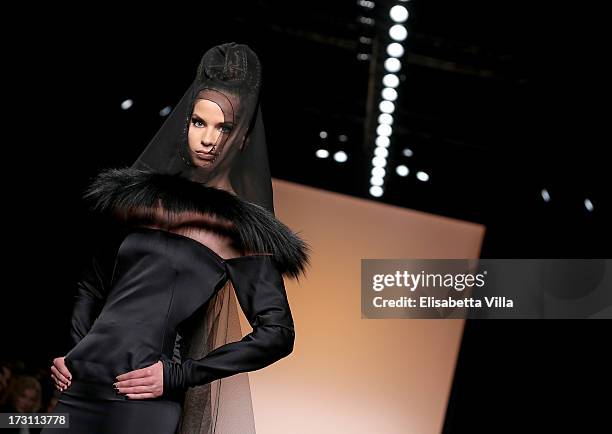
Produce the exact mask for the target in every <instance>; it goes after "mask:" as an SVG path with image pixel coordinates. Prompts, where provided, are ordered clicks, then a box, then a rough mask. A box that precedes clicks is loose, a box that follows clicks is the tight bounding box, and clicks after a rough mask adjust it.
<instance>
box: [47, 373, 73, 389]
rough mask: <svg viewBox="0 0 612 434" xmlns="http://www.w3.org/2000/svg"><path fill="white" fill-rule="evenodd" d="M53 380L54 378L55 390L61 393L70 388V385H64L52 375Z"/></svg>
mask: <svg viewBox="0 0 612 434" xmlns="http://www.w3.org/2000/svg"><path fill="white" fill-rule="evenodd" d="M51 378H53V381H54V382H55V388H56V389H57V390H59V391H60V392H61V391H63V390H66V389H67V388H68V386H69V385H70V384H68V386H67V385H66V384H64V383H63V382H61V381H60V380H59V379H58V378H57V377H56V376H55V374H51Z"/></svg>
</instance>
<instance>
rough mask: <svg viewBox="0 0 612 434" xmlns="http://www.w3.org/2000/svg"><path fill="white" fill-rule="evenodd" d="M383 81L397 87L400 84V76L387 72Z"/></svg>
mask: <svg viewBox="0 0 612 434" xmlns="http://www.w3.org/2000/svg"><path fill="white" fill-rule="evenodd" d="M382 82H383V84H384V85H385V86H386V87H397V86H399V77H398V76H397V75H395V74H385V76H384V77H383V79H382Z"/></svg>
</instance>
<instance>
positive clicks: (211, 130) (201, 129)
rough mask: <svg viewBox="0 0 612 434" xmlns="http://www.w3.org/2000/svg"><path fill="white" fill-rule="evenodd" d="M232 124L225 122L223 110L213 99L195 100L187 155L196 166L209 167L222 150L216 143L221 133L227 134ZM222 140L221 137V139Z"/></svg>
mask: <svg viewBox="0 0 612 434" xmlns="http://www.w3.org/2000/svg"><path fill="white" fill-rule="evenodd" d="M232 128H233V125H231V124H230V123H227V122H225V118H224V116H223V111H222V110H221V108H220V107H219V105H217V104H216V103H214V102H213V101H210V100H208V99H199V100H197V102H196V104H195V106H194V108H193V113H192V115H191V121H190V123H189V134H188V141H189V155H190V157H191V161H192V163H193V164H194V165H195V166H197V167H210V166H213V165H214V164H215V161H216V160H217V157H218V156H219V154H220V153H221V152H222V151H223V146H219V145H216V146H215V144H217V141H218V140H219V137H220V136H221V134H223V133H224V134H228V133H229V132H230V131H231V129H232ZM221 141H223V138H222V139H221Z"/></svg>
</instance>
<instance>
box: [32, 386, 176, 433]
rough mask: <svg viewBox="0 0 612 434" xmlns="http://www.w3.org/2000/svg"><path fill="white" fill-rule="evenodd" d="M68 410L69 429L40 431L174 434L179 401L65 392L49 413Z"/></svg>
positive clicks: (48, 428)
mask: <svg viewBox="0 0 612 434" xmlns="http://www.w3.org/2000/svg"><path fill="white" fill-rule="evenodd" d="M56 413H68V414H69V415H70V416H69V421H70V428H68V429H66V428H50V427H47V428H43V430H42V431H41V434H68V433H70V434H128V433H129V434H140V433H142V434H174V433H175V431H176V429H177V427H178V422H179V417H180V415H181V404H180V403H178V402H176V401H171V400H146V399H143V400H128V401H109V400H103V399H96V398H92V399H90V398H81V397H75V396H70V395H67V394H65V393H62V395H61V396H60V398H59V401H58V403H57V405H56V407H55V409H54V410H53V413H52V414H56Z"/></svg>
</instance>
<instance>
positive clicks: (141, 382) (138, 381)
mask: <svg viewBox="0 0 612 434" xmlns="http://www.w3.org/2000/svg"><path fill="white" fill-rule="evenodd" d="M154 384H155V378H154V377H153V376H149V377H142V378H132V379H131V380H123V381H117V382H116V383H113V385H114V386H115V387H131V386H152V385H154Z"/></svg>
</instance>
